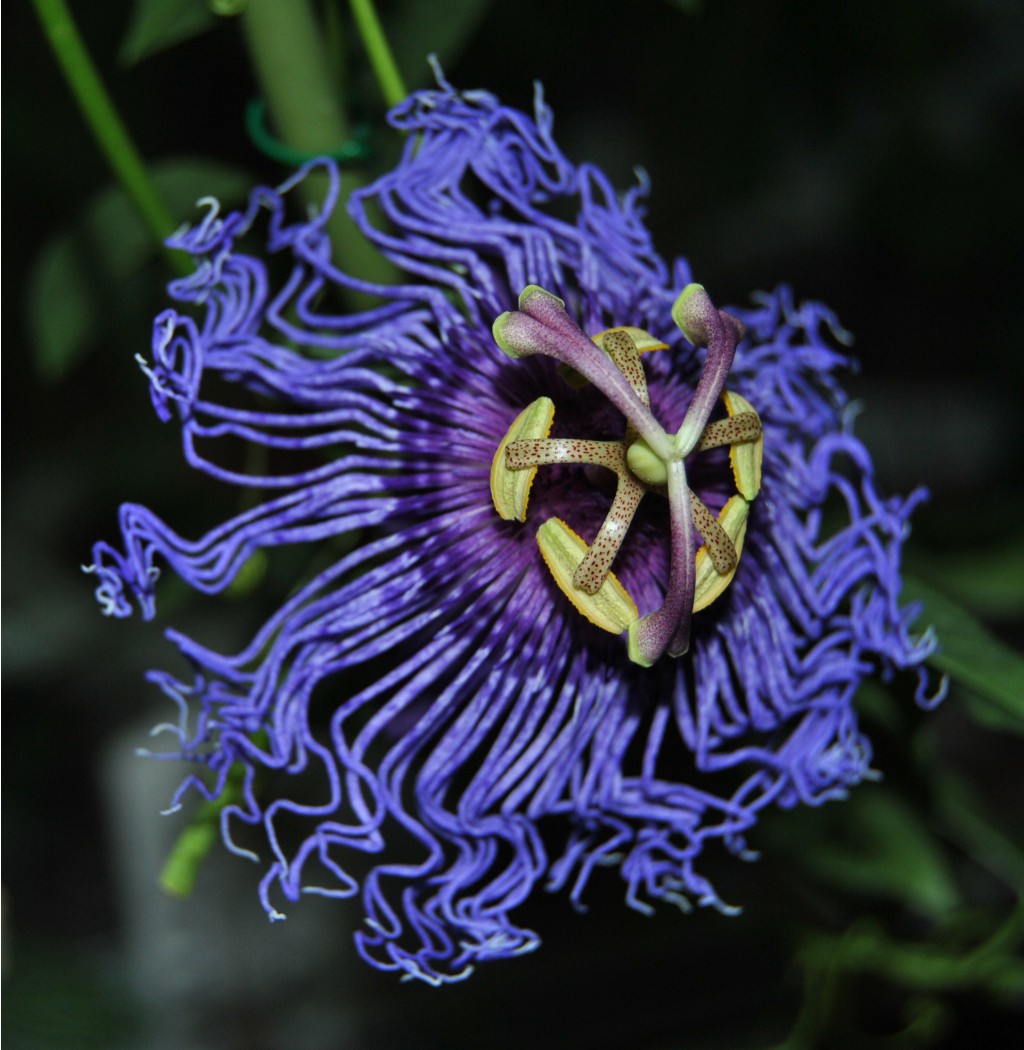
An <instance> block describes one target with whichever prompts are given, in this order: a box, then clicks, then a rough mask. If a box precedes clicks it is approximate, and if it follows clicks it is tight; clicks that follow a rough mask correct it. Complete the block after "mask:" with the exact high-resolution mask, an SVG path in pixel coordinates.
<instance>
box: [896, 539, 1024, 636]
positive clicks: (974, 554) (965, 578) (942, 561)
mask: <svg viewBox="0 0 1024 1050" xmlns="http://www.w3.org/2000/svg"><path fill="white" fill-rule="evenodd" d="M906 564H907V569H908V571H909V572H911V573H913V574H915V575H920V576H922V577H924V578H925V579H927V580H928V581H930V582H932V583H935V584H938V585H939V587H940V589H941V590H942V591H943V592H945V593H948V594H949V596H950V597H951V598H953V599H954V600H956V601H960V602H963V603H964V604H965V605H968V606H970V607H971V608H972V609H974V610H976V611H978V612H979V613H982V614H983V615H987V616H1000V617H1007V618H1009V617H1015V616H1019V615H1020V614H1021V613H1024V582H1022V581H1024V531H1022V530H1017V531H1016V532H1014V533H1012V534H1011V535H1010V536H1008V537H1007V539H1005V540H1004V541H1002V542H1000V543H998V544H994V545H992V546H986V547H985V548H983V549H982V550H970V549H962V550H959V551H957V553H955V554H949V553H936V552H933V551H927V552H921V551H920V550H917V549H914V550H911V551H908V558H907V563H906Z"/></svg>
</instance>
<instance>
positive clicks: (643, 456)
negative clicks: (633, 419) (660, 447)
mask: <svg viewBox="0 0 1024 1050" xmlns="http://www.w3.org/2000/svg"><path fill="white" fill-rule="evenodd" d="M626 462H627V463H628V464H629V469H630V470H631V471H633V473H634V474H635V475H636V476H637V477H638V478H639V479H640V480H641V481H643V482H645V483H646V484H648V485H653V486H657V485H664V484H665V482H666V481H667V480H668V469H667V468H666V466H665V461H664V460H663V459H662V458H661V457H660V456H658V455H657V454H656V453H655V452H654V451H653V449H652V448H651V447H650V445H648V444H647V442H646V441H644V439H643V438H638V439H637V440H636V441H634V442H633V443H632V444H631V445H630V446H629V448H628V449H627V450H626Z"/></svg>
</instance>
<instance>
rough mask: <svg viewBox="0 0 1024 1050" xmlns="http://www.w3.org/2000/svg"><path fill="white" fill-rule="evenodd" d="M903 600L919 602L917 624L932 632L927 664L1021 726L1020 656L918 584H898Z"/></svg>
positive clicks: (1023, 687) (1023, 681)
mask: <svg viewBox="0 0 1024 1050" xmlns="http://www.w3.org/2000/svg"><path fill="white" fill-rule="evenodd" d="M903 597H904V598H905V599H906V600H908V601H912V602H921V603H922V604H923V605H924V610H923V612H922V613H921V616H920V617H919V619H918V623H919V624H922V625H930V626H931V627H932V628H934V630H935V633H936V635H937V636H938V639H939V649H938V650H937V651H936V652H935V654H934V655H933V656H931V657H929V660H928V662H929V663H930V664H931V665H932V666H933V667H935V668H937V669H938V670H940V671H942V672H943V673H945V674H948V675H949V676H950V677H951V678H952V679H954V681H957V682H961V683H963V684H964V685H965V686H967V687H968V688H969V689H971V690H972V691H973V692H974V693H975V694H976V695H977V697H978V698H979V701H988V702H989V703H990V704H992V705H993V706H994V707H996V708H997V709H998V711H999V714H1001V715H1002V716H1004V717H1008V718H1011V719H1012V720H1013V721H1014V722H1015V723H1016V724H1018V725H1024V656H1021V655H1020V654H1019V653H1016V652H1014V651H1013V650H1012V649H1011V648H1010V647H1009V646H1008V645H1004V644H1003V642H1001V641H1000V640H999V639H998V638H996V637H995V636H994V635H993V634H992V633H991V632H990V631H989V630H988V628H987V627H985V626H984V624H982V623H980V622H979V621H978V620H976V619H975V618H974V617H973V616H972V615H971V614H970V613H969V612H968V611H967V610H966V609H965V608H963V606H961V605H958V604H957V603H956V602H954V601H951V600H950V599H949V598H947V597H945V596H944V595H942V594H940V593H939V592H938V591H936V590H934V589H933V588H931V587H929V586H928V585H927V584H925V583H922V582H921V581H920V580H917V579H913V578H906V579H904V581H903Z"/></svg>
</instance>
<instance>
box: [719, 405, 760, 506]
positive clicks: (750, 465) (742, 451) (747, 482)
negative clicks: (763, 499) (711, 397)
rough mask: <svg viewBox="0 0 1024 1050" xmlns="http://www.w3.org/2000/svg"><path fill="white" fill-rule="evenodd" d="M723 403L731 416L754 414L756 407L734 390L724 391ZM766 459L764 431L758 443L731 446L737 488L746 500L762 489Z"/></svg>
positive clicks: (731, 463)
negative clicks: (744, 413)
mask: <svg viewBox="0 0 1024 1050" xmlns="http://www.w3.org/2000/svg"><path fill="white" fill-rule="evenodd" d="M722 401H723V402H724V403H725V410H726V412H728V413H729V415H730V416H735V415H738V414H739V413H740V412H753V413H754V415H757V410H756V409H755V408H754V406H753V405H752V404H751V403H750V402H749V401H748V400H747V399H746V398H745V397H742V396H741V395H740V394H737V393H736V392H735V391H733V390H723V391H722ZM763 458H764V431H763V430H762V431H761V434H760V436H759V437H758V438H757V440H756V441H737V442H735V443H734V444H732V445H730V446H729V463H730V465H731V466H732V475H733V477H734V478H735V479H736V488H737V489H739V492H740V495H741V496H743V497H744V498H745V499H748V500H752V499H753V498H754V497H755V496H756V495H757V494H758V492H759V491H760V489H761V460H762V459H763Z"/></svg>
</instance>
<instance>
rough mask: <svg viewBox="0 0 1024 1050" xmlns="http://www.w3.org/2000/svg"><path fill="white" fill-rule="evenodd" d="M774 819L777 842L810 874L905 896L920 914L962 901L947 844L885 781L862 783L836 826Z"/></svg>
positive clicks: (930, 913) (939, 912)
mask: <svg viewBox="0 0 1024 1050" xmlns="http://www.w3.org/2000/svg"><path fill="white" fill-rule="evenodd" d="M821 815H822V812H821V811H819V812H818V813H816V814H814V813H812V815H811V817H809V818H808V820H809V821H812V822H814V823H815V826H814V828H813V832H812V834H811V835H810V836H809V835H808V827H807V821H800V820H792V819H790V817H792V816H795V814H790V815H787V819H786V820H785V821H780V822H777V823H776V824H774V825H773V831H772V835H773V838H775V839H777V841H776V843H775V845H776V846H780V845H781V846H783V847H784V848H785V849H786V851H787V852H788V853H789V854H790V855H791V856H792V859H793V860H794V861H795V862H796V863H798V864H799V865H800V866H801V867H803V868H804V869H805V870H806V871H808V872H809V873H810V874H812V875H814V876H815V877H816V878H818V879H821V880H822V881H824V882H828V883H830V884H831V885H833V886H837V887H839V888H841V889H843V890H847V891H852V892H855V893H861V894H869V895H876V896H882V897H888V898H890V899H893V900H898V901H900V902H901V903H902V904H903V905H905V906H906V907H908V908H910V909H912V910H913V911H916V912H917V913H918V914H920V915H924V916H927V917H929V918H938V917H939V916H941V915H944V914H945V913H946V912H948V911H949V910H950V909H951V908H954V907H956V906H957V904H958V903H959V894H958V892H957V889H956V885H955V883H954V881H953V878H952V875H951V874H950V871H949V867H948V864H947V861H946V858H945V855H944V853H943V851H942V848H941V845H940V844H939V843H938V841H937V840H936V839H935V837H934V836H933V835H932V833H931V831H930V829H929V828H928V827H927V826H926V825H925V823H924V821H923V820H922V818H921V817H920V815H919V814H918V813H916V812H915V811H914V809H912V808H911V807H910V806H909V805H908V804H907V803H906V802H904V801H903V800H902V799H901V798H900V797H899V796H898V795H897V794H896V793H895V792H893V791H890V790H888V789H887V788H884V787H882V786H881V785H877V784H874V785H868V784H865V785H863V786H861V787H860V788H859V789H858V790H857V791H856V792H854V794H853V795H852V797H851V798H850V800H849V801H847V802H845V803H843V805H842V807H841V812H840V813H839V814H838V817H837V814H836V813H833V814H832V817H833V818H837V819H836V822H835V823H834V824H831V825H829V824H828V823H827V822H824V821H822V820H820V819H819V820H817V821H815V817H820V816H821Z"/></svg>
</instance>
